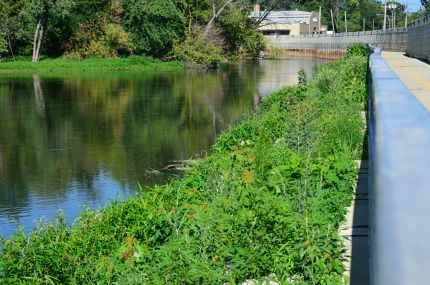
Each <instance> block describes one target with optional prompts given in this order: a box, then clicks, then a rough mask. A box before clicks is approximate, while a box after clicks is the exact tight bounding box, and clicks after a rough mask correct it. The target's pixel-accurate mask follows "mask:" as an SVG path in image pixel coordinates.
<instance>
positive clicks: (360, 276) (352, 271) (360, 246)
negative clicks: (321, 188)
mask: <svg viewBox="0 0 430 285" xmlns="http://www.w3.org/2000/svg"><path fill="white" fill-rule="evenodd" d="M358 163H359V166H360V171H359V174H358V179H357V185H356V187H355V189H354V199H353V201H352V203H351V206H350V207H349V208H348V213H347V215H346V217H345V221H344V222H343V224H342V225H341V226H340V236H341V237H343V238H344V243H345V245H346V253H345V255H344V257H345V261H344V266H345V270H346V271H345V273H344V275H345V276H347V277H348V284H350V285H367V284H369V200H368V179H369V178H368V177H369V175H368V163H367V161H366V160H361V161H358Z"/></svg>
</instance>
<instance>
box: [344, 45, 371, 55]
mask: <svg viewBox="0 0 430 285" xmlns="http://www.w3.org/2000/svg"><path fill="white" fill-rule="evenodd" d="M368 54H369V47H368V46H367V44H363V43H355V44H352V45H350V46H348V47H347V48H346V57H351V56H364V57H366V56H367V55H368Z"/></svg>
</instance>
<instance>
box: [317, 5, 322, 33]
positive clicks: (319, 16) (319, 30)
mask: <svg viewBox="0 0 430 285" xmlns="http://www.w3.org/2000/svg"><path fill="white" fill-rule="evenodd" d="M318 34H319V35H321V6H320V10H319V13H318Z"/></svg>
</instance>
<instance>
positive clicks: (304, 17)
mask: <svg viewBox="0 0 430 285" xmlns="http://www.w3.org/2000/svg"><path fill="white" fill-rule="evenodd" d="M264 13H265V12H264V11H261V12H251V15H250V17H251V18H259V17H260V16H262V15H264ZM311 15H312V12H305V11H270V12H269V14H268V15H267V16H266V18H265V19H264V20H263V21H262V24H291V23H309V19H310V17H311Z"/></svg>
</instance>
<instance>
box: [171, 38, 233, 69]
mask: <svg viewBox="0 0 430 285" xmlns="http://www.w3.org/2000/svg"><path fill="white" fill-rule="evenodd" d="M169 58H170V59H177V60H180V61H183V62H185V63H187V64H190V65H200V66H205V67H209V68H213V67H216V66H218V65H219V64H220V63H223V62H225V61H226V60H225V59H224V58H223V56H222V51H221V49H220V48H218V47H216V46H215V45H214V44H213V43H211V42H206V41H204V40H202V39H200V38H199V37H197V36H192V35H189V36H187V38H186V39H185V41H183V42H175V43H174V45H173V49H172V51H171V53H170V55H169Z"/></svg>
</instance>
